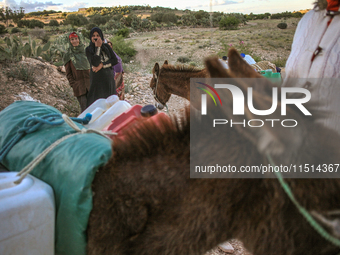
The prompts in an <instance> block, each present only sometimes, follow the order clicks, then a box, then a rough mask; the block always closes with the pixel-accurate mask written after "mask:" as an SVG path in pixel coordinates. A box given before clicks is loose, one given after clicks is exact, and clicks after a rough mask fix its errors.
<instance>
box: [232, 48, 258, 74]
mask: <svg viewBox="0 0 340 255" xmlns="http://www.w3.org/2000/svg"><path fill="white" fill-rule="evenodd" d="M228 66H229V68H230V71H231V72H232V73H233V74H234V75H235V77H238V78H243V77H244V78H257V77H262V76H261V75H260V74H258V73H257V72H256V71H255V70H254V69H253V68H252V67H251V66H250V65H249V64H248V63H247V62H246V61H244V59H243V58H241V56H240V53H238V52H237V50H236V49H235V48H231V49H230V50H229V52H228Z"/></svg>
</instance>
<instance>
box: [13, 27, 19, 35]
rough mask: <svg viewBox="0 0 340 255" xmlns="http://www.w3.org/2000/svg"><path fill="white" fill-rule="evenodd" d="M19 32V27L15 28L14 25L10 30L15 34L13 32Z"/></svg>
mask: <svg viewBox="0 0 340 255" xmlns="http://www.w3.org/2000/svg"><path fill="white" fill-rule="evenodd" d="M19 32H21V31H20V29H19V28H16V27H14V28H12V30H11V34H15V33H19Z"/></svg>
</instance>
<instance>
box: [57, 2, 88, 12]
mask: <svg viewBox="0 0 340 255" xmlns="http://www.w3.org/2000/svg"><path fill="white" fill-rule="evenodd" d="M86 5H88V3H84V2H77V3H74V4H72V5H65V6H63V11H64V12H66V11H69V12H72V11H78V9H79V8H85V7H86Z"/></svg>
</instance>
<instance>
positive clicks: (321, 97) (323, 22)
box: [283, 10, 340, 133]
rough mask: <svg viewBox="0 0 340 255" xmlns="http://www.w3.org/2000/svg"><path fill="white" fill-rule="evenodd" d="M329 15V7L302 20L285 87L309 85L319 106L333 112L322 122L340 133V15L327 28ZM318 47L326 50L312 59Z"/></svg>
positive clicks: (289, 63)
mask: <svg viewBox="0 0 340 255" xmlns="http://www.w3.org/2000/svg"><path fill="white" fill-rule="evenodd" d="M325 14H326V10H323V11H315V10H311V11H309V12H308V13H306V14H305V15H304V17H303V18H302V19H301V21H300V22H299V24H298V27H297V29H296V32H295V35H294V40H293V44H292V51H291V54H290V56H289V58H288V60H287V63H286V78H285V81H284V84H283V86H288V87H294V86H297V87H306V88H308V89H309V90H310V91H311V93H312V101H317V102H318V103H319V107H318V109H320V110H323V111H327V112H330V115H329V116H327V118H325V119H324V120H321V122H322V123H324V124H325V125H326V126H328V127H330V128H333V129H335V130H337V131H338V132H339V133H340V79H339V78H340V15H336V16H334V18H333V20H332V22H331V23H330V25H329V26H328V27H327V22H328V21H329V20H330V17H329V16H326V15H325ZM318 46H319V47H321V48H322V50H321V52H320V53H319V54H318V55H317V56H315V58H314V61H311V59H312V57H313V54H314V52H315V50H316V49H317V48H318ZM294 78H300V79H299V80H294ZM321 78H322V80H321ZM306 81H308V82H310V85H309V86H305V85H306Z"/></svg>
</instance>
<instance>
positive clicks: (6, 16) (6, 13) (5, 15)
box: [0, 7, 13, 27]
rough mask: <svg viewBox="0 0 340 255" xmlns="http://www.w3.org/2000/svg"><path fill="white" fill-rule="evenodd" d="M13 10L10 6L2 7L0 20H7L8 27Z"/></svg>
mask: <svg viewBox="0 0 340 255" xmlns="http://www.w3.org/2000/svg"><path fill="white" fill-rule="evenodd" d="M12 15H13V11H12V9H11V8H9V7H6V8H4V7H1V8H0V21H3V22H5V24H6V27H8V22H9V21H10V20H11V19H12Z"/></svg>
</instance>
